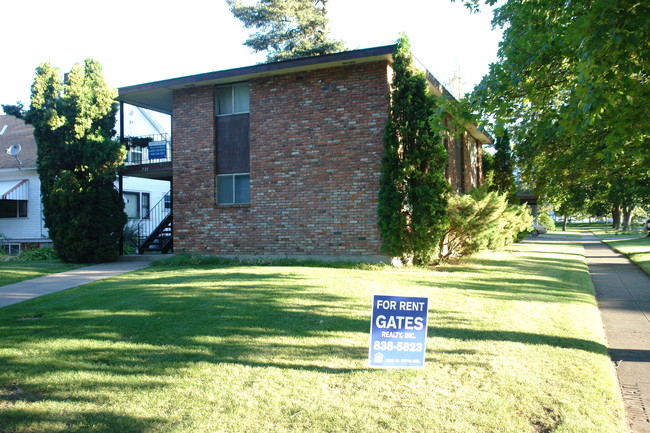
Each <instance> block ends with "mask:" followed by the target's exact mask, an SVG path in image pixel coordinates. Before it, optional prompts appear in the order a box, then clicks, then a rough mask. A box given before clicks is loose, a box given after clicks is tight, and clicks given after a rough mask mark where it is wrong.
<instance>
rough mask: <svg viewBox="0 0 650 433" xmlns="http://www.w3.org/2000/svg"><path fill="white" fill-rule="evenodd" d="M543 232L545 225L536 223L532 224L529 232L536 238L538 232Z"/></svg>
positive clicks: (544, 231)
mask: <svg viewBox="0 0 650 433" xmlns="http://www.w3.org/2000/svg"><path fill="white" fill-rule="evenodd" d="M544 233H546V226H538V225H534V226H533V230H532V231H531V232H530V234H531V235H533V237H534V238H536V237H537V236H539V235H540V234H541V235H543V234H544Z"/></svg>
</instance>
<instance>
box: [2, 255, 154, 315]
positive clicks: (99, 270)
mask: <svg viewBox="0 0 650 433" xmlns="http://www.w3.org/2000/svg"><path fill="white" fill-rule="evenodd" d="M160 258H161V257H160V256H153V255H148V256H147V255H145V256H137V257H131V256H127V257H124V258H122V259H120V260H118V261H117V262H112V263H102V264H99V265H92V266H86V267H83V268H79V269H75V270H72V271H67V272H61V273H58V274H52V275H46V276H44V277H39V278H34V279H32V280H26V281H21V282H20V283H15V284H9V285H6V286H2V287H0V308H1V307H5V306H7V305H11V304H16V303H18V302H22V301H26V300H28V299H32V298H35V297H37V296H41V295H47V294H48V293H54V292H59V291H61V290H66V289H70V288H72V287H77V286H81V285H82V284H86V283H90V282H93V281H97V280H103V279H104V278H110V277H114V276H116V275H121V274H124V273H126V272H131V271H135V270H138V269H142V268H146V267H147V266H149V265H150V264H151V262H152V261H153V260H157V259H160Z"/></svg>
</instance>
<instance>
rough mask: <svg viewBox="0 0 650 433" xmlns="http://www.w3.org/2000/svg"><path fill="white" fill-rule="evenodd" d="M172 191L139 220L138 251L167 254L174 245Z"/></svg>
mask: <svg viewBox="0 0 650 433" xmlns="http://www.w3.org/2000/svg"><path fill="white" fill-rule="evenodd" d="M173 221H174V217H173V214H172V206H171V191H170V192H168V193H167V194H166V195H165V197H163V198H162V200H160V201H159V202H158V203H156V205H155V206H154V207H152V208H151V210H150V211H149V213H148V214H147V215H145V217H144V218H142V219H141V220H140V221H139V222H138V230H137V233H138V234H137V236H138V253H139V254H145V253H147V252H157V253H161V254H167V253H168V252H170V251H171V250H172V248H173V246H174V237H173Z"/></svg>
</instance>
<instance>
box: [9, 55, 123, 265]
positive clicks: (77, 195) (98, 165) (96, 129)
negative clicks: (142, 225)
mask: <svg viewBox="0 0 650 433" xmlns="http://www.w3.org/2000/svg"><path fill="white" fill-rule="evenodd" d="M115 96H116V92H115V90H113V89H110V88H109V87H108V86H107V84H106V82H105V81H104V78H103V76H102V73H101V66H100V64H99V63H98V62H96V61H94V60H90V59H89V60H86V61H85V62H84V64H83V65H80V64H76V65H75V66H73V68H72V70H71V71H70V73H69V74H67V75H66V78H65V82H62V80H61V74H60V72H59V70H58V69H57V68H55V67H52V66H51V65H50V64H48V63H43V64H41V65H40V66H39V67H38V68H37V70H36V77H35V79H34V83H33V84H32V97H31V104H30V107H29V110H27V112H26V113H24V119H25V121H26V122H27V123H29V124H31V125H33V126H34V137H35V139H36V144H37V151H38V159H37V171H38V175H39V177H40V181H41V196H42V201H43V215H44V218H45V225H46V227H47V228H48V229H49V235H50V238H51V239H52V241H53V243H54V248H55V249H56V251H57V254H58V255H59V257H60V258H61V259H62V260H64V261H68V262H76V263H99V262H104V261H110V260H115V259H116V258H117V255H118V252H119V251H118V240H119V237H120V235H121V233H122V229H123V227H124V225H125V224H126V214H125V213H124V203H123V201H122V199H121V197H120V195H119V193H118V191H117V190H116V189H115V186H114V182H115V178H116V176H117V170H118V168H119V166H120V164H121V163H122V161H123V159H124V152H123V149H122V146H121V145H120V144H119V143H118V142H116V141H114V140H112V139H111V137H112V136H113V134H114V130H113V128H114V126H115V113H116V112H117V104H116V102H115V99H114V98H115ZM9 108H11V107H9ZM14 108H15V107H14ZM6 109H7V108H5V110H6ZM10 111H11V110H10ZM14 114H19V115H23V114H22V113H18V110H14Z"/></svg>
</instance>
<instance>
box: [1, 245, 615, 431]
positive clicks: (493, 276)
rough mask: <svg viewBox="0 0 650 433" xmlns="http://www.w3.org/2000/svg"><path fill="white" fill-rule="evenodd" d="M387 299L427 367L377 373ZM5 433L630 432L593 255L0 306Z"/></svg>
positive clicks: (213, 280)
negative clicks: (378, 298)
mask: <svg viewBox="0 0 650 433" xmlns="http://www.w3.org/2000/svg"><path fill="white" fill-rule="evenodd" d="M375 293H379V294H381V293H384V294H400V295H413V296H427V297H429V305H430V308H429V334H428V341H427V362H426V366H425V368H423V369H419V370H375V369H369V368H367V359H366V358H367V353H368V332H369V327H370V323H369V321H370V308H371V300H372V295H373V294H375ZM0 335H2V339H0V431H2V432H68V431H76V432H106V431H129V432H198V431H211V432H269V431H273V432H355V433H360V432H361V433H363V432H396V431H399V432H423V431H426V432H433V433H435V432H447V433H448V432H462V433H479V432H480V433H488V432H499V433H505V432H513V433H521V432H550V431H554V432H590V433H591V432H596V431H597V432H600V433H608V432H612V433H613V432H625V431H626V426H625V418H624V412H623V409H622V404H621V399H620V394H619V391H618V386H617V383H616V379H615V375H614V372H613V369H612V366H611V363H610V360H609V358H608V356H607V349H606V347H605V344H604V336H603V331H602V325H601V322H600V315H599V313H598V309H597V307H596V302H595V299H594V295H593V287H592V285H591V281H590V278H589V274H588V272H587V267H586V265H585V260H584V255H583V249H582V247H581V246H580V245H574V244H568V243H567V244H563V243H560V242H556V243H555V242H554V243H541V242H540V243H537V242H534V241H532V242H526V243H523V244H519V245H517V246H515V247H514V248H513V249H512V250H511V251H508V252H500V253H487V254H482V255H480V256H477V257H475V258H472V259H470V260H468V261H467V262H465V263H463V264H460V265H449V266H446V267H443V268H437V269H435V270H431V269H418V268H415V269H404V268H402V269H399V268H390V267H368V266H365V267H354V266H348V267H338V268H331V267H323V266H316V265H312V266H277V265H267V266H259V265H216V264H211V265H206V264H196V265H193V266H190V265H187V264H183V265H178V266H171V265H168V266H167V267H165V266H160V265H159V266H155V267H151V268H148V269H144V270H141V271H138V272H134V273H130V274H125V275H122V276H119V277H115V278H113V279H110V280H105V281H103V282H97V283H92V284H88V285H85V286H81V287H78V288H74V289H70V290H67V291H64V292H59V293H55V294H52V295H48V296H45V297H41V298H37V299H34V300H31V301H26V302H23V303H20V304H15V305H12V306H9V307H5V308H3V309H0Z"/></svg>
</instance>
